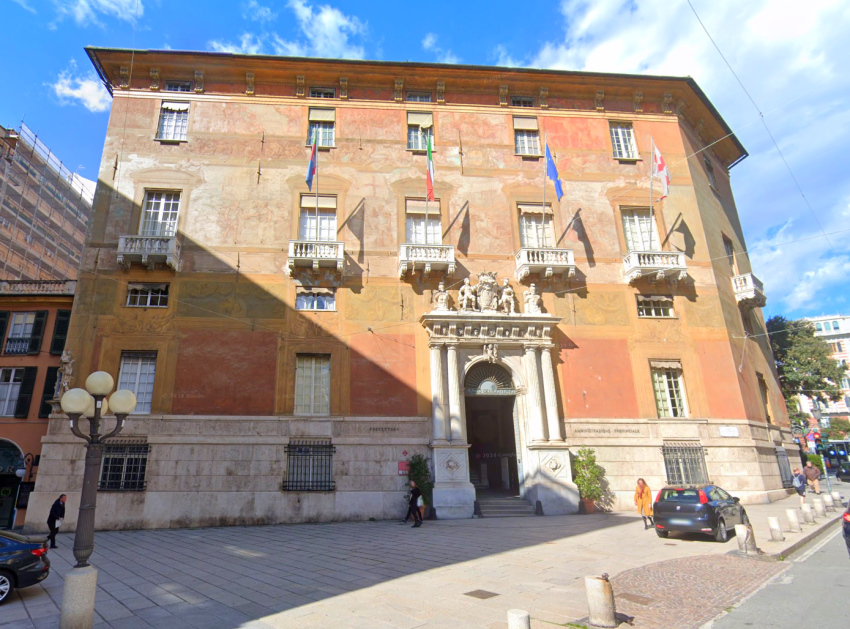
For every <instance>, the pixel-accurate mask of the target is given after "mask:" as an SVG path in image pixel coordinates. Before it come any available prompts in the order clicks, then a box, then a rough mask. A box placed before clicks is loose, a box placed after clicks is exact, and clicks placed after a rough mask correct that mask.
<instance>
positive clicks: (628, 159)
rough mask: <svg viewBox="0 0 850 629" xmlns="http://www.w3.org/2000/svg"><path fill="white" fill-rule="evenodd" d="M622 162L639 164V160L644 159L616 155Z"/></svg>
mask: <svg viewBox="0 0 850 629" xmlns="http://www.w3.org/2000/svg"><path fill="white" fill-rule="evenodd" d="M614 159H616V160H617V161H618V162H620V163H621V164H637V163H638V162H642V161H643V160H642V159H641V158H640V157H617V156H614Z"/></svg>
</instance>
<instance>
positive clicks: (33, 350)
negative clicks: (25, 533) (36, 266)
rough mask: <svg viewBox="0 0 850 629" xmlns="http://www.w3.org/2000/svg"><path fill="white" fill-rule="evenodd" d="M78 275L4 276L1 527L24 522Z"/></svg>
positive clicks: (0, 301) (0, 285)
mask: <svg viewBox="0 0 850 629" xmlns="http://www.w3.org/2000/svg"><path fill="white" fill-rule="evenodd" d="M75 285H76V282H75V281H71V280H68V281H62V280H58V281H56V280H41V281H0V528H10V527H12V526H21V525H23V523H24V517H25V514H26V505H27V500H28V497H29V495H30V492H31V491H32V488H33V486H34V485H35V479H36V477H37V475H38V468H39V461H40V458H41V438H42V437H44V435H46V434H47V423H48V416H49V415H50V412H51V406H50V404H49V401H50V400H51V399H53V398H54V395H55V393H56V386H57V378H58V377H59V370H60V360H61V356H62V350H63V349H64V347H65V339H66V337H67V334H68V324H69V322H70V320H71V305H72V303H73V301H74V289H75Z"/></svg>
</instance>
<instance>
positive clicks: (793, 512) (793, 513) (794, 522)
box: [785, 509, 803, 533]
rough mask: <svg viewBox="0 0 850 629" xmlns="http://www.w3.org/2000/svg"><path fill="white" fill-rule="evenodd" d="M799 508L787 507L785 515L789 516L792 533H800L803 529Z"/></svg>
mask: <svg viewBox="0 0 850 629" xmlns="http://www.w3.org/2000/svg"><path fill="white" fill-rule="evenodd" d="M799 513H800V512H799V510H797V509H785V517H787V518H788V530H790V531H791V532H792V533H799V532H800V531H801V530H803V527H801V526H800V515H799Z"/></svg>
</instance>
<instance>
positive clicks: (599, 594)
mask: <svg viewBox="0 0 850 629" xmlns="http://www.w3.org/2000/svg"><path fill="white" fill-rule="evenodd" d="M584 588H585V590H587V611H588V619H587V623H588V624H589V625H592V626H594V627H616V626H617V624H618V623H617V612H616V609H615V607H614V589H613V588H612V587H611V582H610V581H609V580H608V575H607V574H603V575H602V576H601V577H585V578H584Z"/></svg>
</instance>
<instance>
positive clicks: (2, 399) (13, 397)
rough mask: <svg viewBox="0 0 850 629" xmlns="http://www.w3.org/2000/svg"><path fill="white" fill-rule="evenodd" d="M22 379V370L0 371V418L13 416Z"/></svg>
mask: <svg viewBox="0 0 850 629" xmlns="http://www.w3.org/2000/svg"><path fill="white" fill-rule="evenodd" d="M23 379H24V370H23V369H0V416H3V417H14V416H15V407H16V406H17V405H18V394H19V393H20V391H21V382H23Z"/></svg>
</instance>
